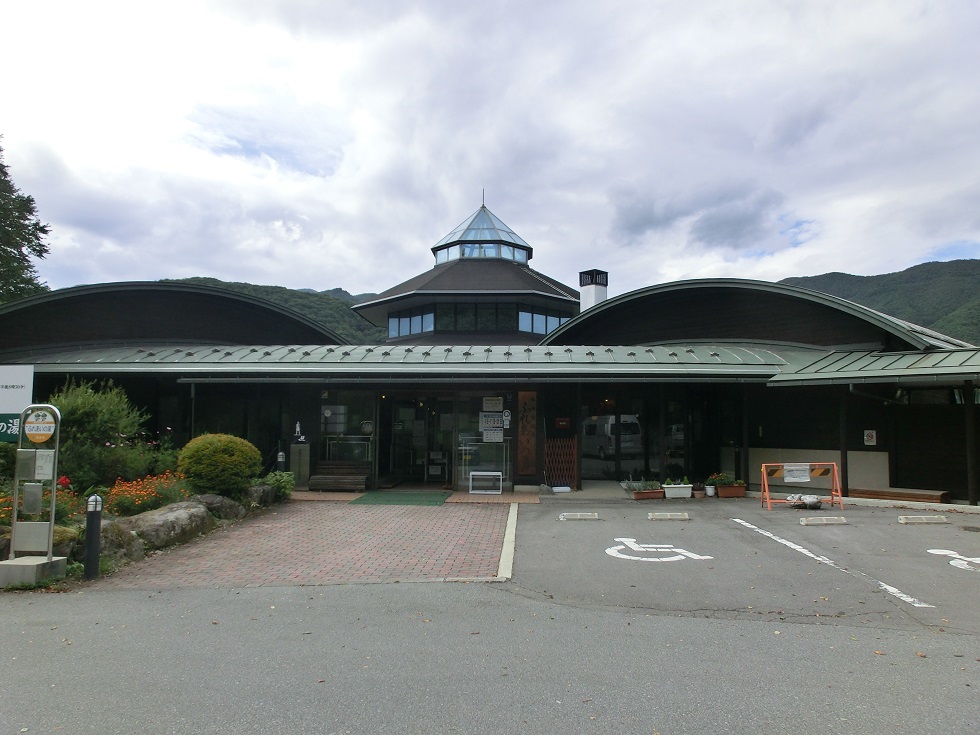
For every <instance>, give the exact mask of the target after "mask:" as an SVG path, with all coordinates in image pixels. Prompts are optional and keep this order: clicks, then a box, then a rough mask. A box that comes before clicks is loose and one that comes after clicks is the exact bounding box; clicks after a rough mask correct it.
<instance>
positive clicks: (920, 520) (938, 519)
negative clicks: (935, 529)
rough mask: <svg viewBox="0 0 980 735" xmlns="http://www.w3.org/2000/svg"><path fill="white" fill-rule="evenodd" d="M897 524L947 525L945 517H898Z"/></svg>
mask: <svg viewBox="0 0 980 735" xmlns="http://www.w3.org/2000/svg"><path fill="white" fill-rule="evenodd" d="M898 522H899V523H949V521H947V520H946V516H899V517H898Z"/></svg>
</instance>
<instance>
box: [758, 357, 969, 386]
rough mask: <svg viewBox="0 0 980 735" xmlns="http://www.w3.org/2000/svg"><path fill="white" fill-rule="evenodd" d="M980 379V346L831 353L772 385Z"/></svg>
mask: <svg viewBox="0 0 980 735" xmlns="http://www.w3.org/2000/svg"><path fill="white" fill-rule="evenodd" d="M967 380H973V381H978V382H980V349H975V348H974V349H959V350H935V351H932V352H864V351H856V352H831V353H829V354H827V355H824V356H822V357H820V358H818V359H816V360H813V361H811V362H808V363H805V364H801V365H799V366H798V367H796V368H794V369H789V370H786V371H783V372H781V373H780V374H779V375H776V376H775V377H773V378H772V380H770V381H769V384H770V385H774V386H779V385H813V384H821V383H824V384H828V383H931V384H942V385H954V384H958V383H962V382H964V381H967Z"/></svg>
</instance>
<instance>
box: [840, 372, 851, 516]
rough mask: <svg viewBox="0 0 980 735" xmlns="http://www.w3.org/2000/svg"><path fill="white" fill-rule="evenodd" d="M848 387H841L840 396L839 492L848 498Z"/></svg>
mask: <svg viewBox="0 0 980 735" xmlns="http://www.w3.org/2000/svg"><path fill="white" fill-rule="evenodd" d="M849 390H850V386H847V385H845V386H843V391H842V392H841V396H840V490H841V495H842V496H844V497H845V498H846V497H848V492H849V487H850V485H849V483H848V480H847V396H848V391H849Z"/></svg>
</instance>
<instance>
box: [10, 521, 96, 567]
mask: <svg viewBox="0 0 980 735" xmlns="http://www.w3.org/2000/svg"><path fill="white" fill-rule="evenodd" d="M77 543H78V529H76V528H69V527H68V526H55V527H54V541H53V547H52V554H53V555H54V556H64V557H70V556H71V555H72V551H73V550H74V549H75V546H76V544H77ZM31 551H33V552H35V553H37V554H47V553H48V550H47V549H32V550H31ZM25 553H27V552H23V551H20V552H18V555H19V556H23V555H24V554H25ZM8 556H10V529H9V528H5V529H4V531H3V533H2V534H0V560H3V559H6V558H7V557H8Z"/></svg>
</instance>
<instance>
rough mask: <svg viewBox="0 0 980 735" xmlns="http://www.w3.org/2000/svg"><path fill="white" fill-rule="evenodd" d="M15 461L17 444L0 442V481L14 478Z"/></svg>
mask: <svg viewBox="0 0 980 735" xmlns="http://www.w3.org/2000/svg"><path fill="white" fill-rule="evenodd" d="M16 463H17V445H16V444H14V443H13V442H2V443H0V482H4V481H6V480H13V479H14V470H15V469H16Z"/></svg>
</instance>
